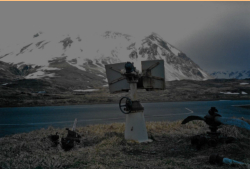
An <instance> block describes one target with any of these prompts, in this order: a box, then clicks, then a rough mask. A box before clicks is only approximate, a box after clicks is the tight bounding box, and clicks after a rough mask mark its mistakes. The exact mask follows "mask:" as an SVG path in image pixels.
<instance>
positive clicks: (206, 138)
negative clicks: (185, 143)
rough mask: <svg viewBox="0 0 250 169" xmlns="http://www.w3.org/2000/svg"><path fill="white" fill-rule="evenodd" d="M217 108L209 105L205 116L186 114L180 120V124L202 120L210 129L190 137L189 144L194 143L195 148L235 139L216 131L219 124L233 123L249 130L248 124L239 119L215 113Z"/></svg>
mask: <svg viewBox="0 0 250 169" xmlns="http://www.w3.org/2000/svg"><path fill="white" fill-rule="evenodd" d="M217 112H218V110H217V109H216V108H215V107H211V109H210V110H209V111H208V114H207V115H206V116H204V117H203V116H188V117H187V118H185V119H184V120H183V121H182V124H186V123H188V122H190V121H193V120H202V121H204V122H205V123H206V124H207V125H208V126H209V129H210V132H207V134H202V135H197V136H193V137H191V144H193V145H196V146H197V149H200V148H201V146H203V145H205V144H208V145H210V146H216V145H217V144H218V143H221V142H222V143H230V142H233V141H234V140H235V138H233V137H227V136H226V135H222V134H221V133H220V132H218V131H217V130H218V127H219V126H220V125H235V126H237V127H240V128H245V129H247V130H250V125H249V124H248V123H247V122H245V121H243V120H239V119H234V118H227V117H222V116H221V115H220V114H218V113H217Z"/></svg>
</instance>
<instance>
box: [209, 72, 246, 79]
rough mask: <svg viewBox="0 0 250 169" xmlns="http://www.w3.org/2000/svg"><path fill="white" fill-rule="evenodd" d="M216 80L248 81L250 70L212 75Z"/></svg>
mask: <svg viewBox="0 0 250 169" xmlns="http://www.w3.org/2000/svg"><path fill="white" fill-rule="evenodd" d="M210 75H211V76H213V77H214V78H216V79H247V78H250V70H249V71H247V70H242V71H217V72H213V73H211V74H210Z"/></svg>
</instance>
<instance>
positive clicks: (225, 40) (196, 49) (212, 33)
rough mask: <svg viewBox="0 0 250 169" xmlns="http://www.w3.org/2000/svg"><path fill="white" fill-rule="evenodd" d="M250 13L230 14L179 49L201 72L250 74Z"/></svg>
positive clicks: (187, 40) (183, 42) (191, 38)
mask: <svg viewBox="0 0 250 169" xmlns="http://www.w3.org/2000/svg"><path fill="white" fill-rule="evenodd" d="M249 15H250V11H243V12H235V13H230V14H228V15H226V16H224V17H222V18H220V19H219V20H218V21H216V22H214V23H213V24H211V26H208V27H207V28H206V29H203V30H200V31H197V32H196V33H194V34H193V35H191V36H190V37H188V38H187V39H185V40H183V41H182V42H180V43H179V44H178V45H179V47H180V48H181V49H182V50H183V52H184V53H186V54H187V55H188V56H189V57H190V58H191V59H193V60H194V61H195V62H196V63H197V64H198V65H200V67H201V68H203V69H204V70H207V71H209V72H211V71H217V70H218V71H220V70H244V69H245V70H249V68H250V66H249V63H250V31H249V30H250V18H249V17H248V16H249Z"/></svg>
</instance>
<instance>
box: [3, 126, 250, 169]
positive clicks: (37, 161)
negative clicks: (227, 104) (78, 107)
mask: <svg viewBox="0 0 250 169" xmlns="http://www.w3.org/2000/svg"><path fill="white" fill-rule="evenodd" d="M146 126H147V131H148V134H149V138H151V139H152V140H153V142H151V143H137V142H135V141H127V140H125V139H124V130H125V125H124V123H114V124H105V125H91V126H85V127H77V132H78V133H79V134H80V135H81V136H82V137H81V141H80V143H77V144H75V146H74V147H73V148H72V149H71V150H69V151H64V150H63V149H62V148H61V146H60V145H58V146H54V145H53V143H52V142H51V141H50V140H49V139H48V136H49V135H51V134H55V133H56V132H58V133H59V136H60V138H62V137H65V136H66V135H67V131H66V130H65V129H57V128H52V127H49V128H48V129H41V130H36V131H32V132H30V133H22V134H15V135H12V136H8V137H3V138H0V152H1V153H0V168H1V169H14V168H17V169H57V168H59V169H60V168H62V169H63V168H65V169H66V168H68V169H76V168H100V169H102V168H114V169H117V168H145V169H146V168H148V169H151V168H155V169H165V168H169V169H191V168H193V169H212V168H214V169H226V168H242V169H247V168H250V167H249V166H247V165H245V166H227V165H222V166H218V165H211V164H210V163H209V156H210V155H211V154H213V153H218V154H220V155H222V156H224V157H227V158H230V159H234V160H238V161H241V162H245V163H250V144H249V143H250V131H247V130H245V129H240V128H237V127H234V126H223V127H222V128H220V130H219V131H220V132H221V133H224V134H228V136H233V137H235V138H237V141H236V142H235V143H230V144H219V145H217V147H208V146H204V147H202V149H201V150H196V148H195V147H194V146H192V145H191V143H190V137H191V136H194V135H197V134H201V133H206V132H207V131H208V126H207V125H206V124H205V123H204V122H202V121H192V122H189V123H187V124H185V125H182V124H181V121H175V122H168V121H163V122H148V123H146Z"/></svg>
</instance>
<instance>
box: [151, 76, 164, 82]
mask: <svg viewBox="0 0 250 169" xmlns="http://www.w3.org/2000/svg"><path fill="white" fill-rule="evenodd" d="M150 77H151V78H153V79H156V80H162V81H164V78H161V77H157V76H150Z"/></svg>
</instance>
